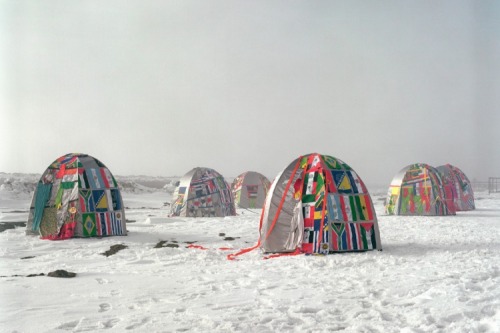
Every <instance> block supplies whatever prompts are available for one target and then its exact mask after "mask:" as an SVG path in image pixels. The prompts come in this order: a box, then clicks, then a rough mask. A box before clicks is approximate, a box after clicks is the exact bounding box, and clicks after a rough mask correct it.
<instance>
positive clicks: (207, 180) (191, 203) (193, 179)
mask: <svg viewBox="0 0 500 333" xmlns="http://www.w3.org/2000/svg"><path fill="white" fill-rule="evenodd" d="M172 198H173V199H174V200H175V201H174V202H173V203H172V205H171V211H170V216H189V217H211V216H227V215H236V209H235V206H234V200H233V196H232V193H231V189H230V187H229V185H228V184H227V183H226V181H225V180H224V178H223V177H222V176H221V175H220V174H219V173H217V172H216V171H215V170H212V169H208V168H195V169H193V170H191V171H190V172H188V173H187V174H186V175H185V176H184V177H183V178H182V179H181V180H180V181H179V185H178V186H177V188H176V190H175V191H174V194H173V196H172Z"/></svg>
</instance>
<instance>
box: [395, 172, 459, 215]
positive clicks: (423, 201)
mask: <svg viewBox="0 0 500 333" xmlns="http://www.w3.org/2000/svg"><path fill="white" fill-rule="evenodd" d="M451 195H452V191H451V188H450V184H449V183H448V182H447V180H446V179H444V178H443V177H442V176H441V175H440V173H439V171H438V170H437V169H436V168H433V167H432V166H430V165H427V164H424V163H420V164H412V165H409V166H407V167H405V168H403V169H402V170H401V171H400V172H399V173H398V174H397V175H396V176H395V177H394V179H393V181H392V182H391V185H390V187H389V191H388V193H387V199H386V205H385V212H386V213H387V214H394V215H454V214H455V208H454V207H453V205H452V204H450V203H451V199H452V198H451V197H450V196H451Z"/></svg>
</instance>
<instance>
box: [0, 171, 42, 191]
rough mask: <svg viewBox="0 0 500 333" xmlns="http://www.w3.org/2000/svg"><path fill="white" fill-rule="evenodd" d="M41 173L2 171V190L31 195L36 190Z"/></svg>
mask: <svg viewBox="0 0 500 333" xmlns="http://www.w3.org/2000/svg"><path fill="white" fill-rule="evenodd" d="M40 176H41V175H40V174H33V173H26V174H23V173H5V172H0V191H2V192H11V193H12V194H14V196H18V197H19V196H25V195H30V194H31V193H33V191H35V187H36V183H37V182H38V179H39V178H40Z"/></svg>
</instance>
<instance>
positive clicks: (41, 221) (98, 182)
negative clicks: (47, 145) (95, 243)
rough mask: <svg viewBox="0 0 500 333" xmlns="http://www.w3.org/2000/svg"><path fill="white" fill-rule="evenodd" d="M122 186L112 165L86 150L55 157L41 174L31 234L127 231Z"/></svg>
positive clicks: (33, 204)
mask: <svg viewBox="0 0 500 333" xmlns="http://www.w3.org/2000/svg"><path fill="white" fill-rule="evenodd" d="M125 222H126V220H125V212H124V207H123V202H122V197H121V194H120V190H119V189H118V184H117V183H116V180H115V178H114V177H113V175H112V174H111V172H110V171H109V169H108V168H106V166H105V165H104V164H103V163H101V162H100V161H99V160H97V159H96V158H94V157H92V156H90V155H86V154H67V155H64V156H62V157H60V158H58V159H57V160H55V161H54V162H53V163H52V164H51V165H50V166H49V167H48V168H47V170H45V172H44V173H43V175H42V177H41V178H40V180H39V182H38V184H37V188H36V190H35V193H34V194H33V200H32V202H31V206H30V213H29V217H28V223H27V226H26V233H27V234H32V235H33V234H34V235H36V234H39V235H41V236H42V238H45V239H67V238H71V237H102V236H119V235H126V234H127V230H126V226H125Z"/></svg>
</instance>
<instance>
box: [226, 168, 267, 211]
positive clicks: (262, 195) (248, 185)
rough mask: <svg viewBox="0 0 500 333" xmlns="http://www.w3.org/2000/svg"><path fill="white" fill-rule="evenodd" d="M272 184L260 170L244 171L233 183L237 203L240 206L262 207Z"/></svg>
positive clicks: (232, 187)
mask: <svg viewBox="0 0 500 333" xmlns="http://www.w3.org/2000/svg"><path fill="white" fill-rule="evenodd" d="M270 186H271V183H270V182H269V180H268V179H267V178H266V177H265V176H264V175H262V174H260V173H258V172H255V171H248V172H245V173H242V174H241V175H239V176H238V177H236V178H235V179H234V181H233V183H232V185H231V190H232V192H233V196H234V203H235V205H237V206H238V207H240V208H262V206H263V205H264V200H265V199H266V194H267V191H268V190H269V187H270Z"/></svg>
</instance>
